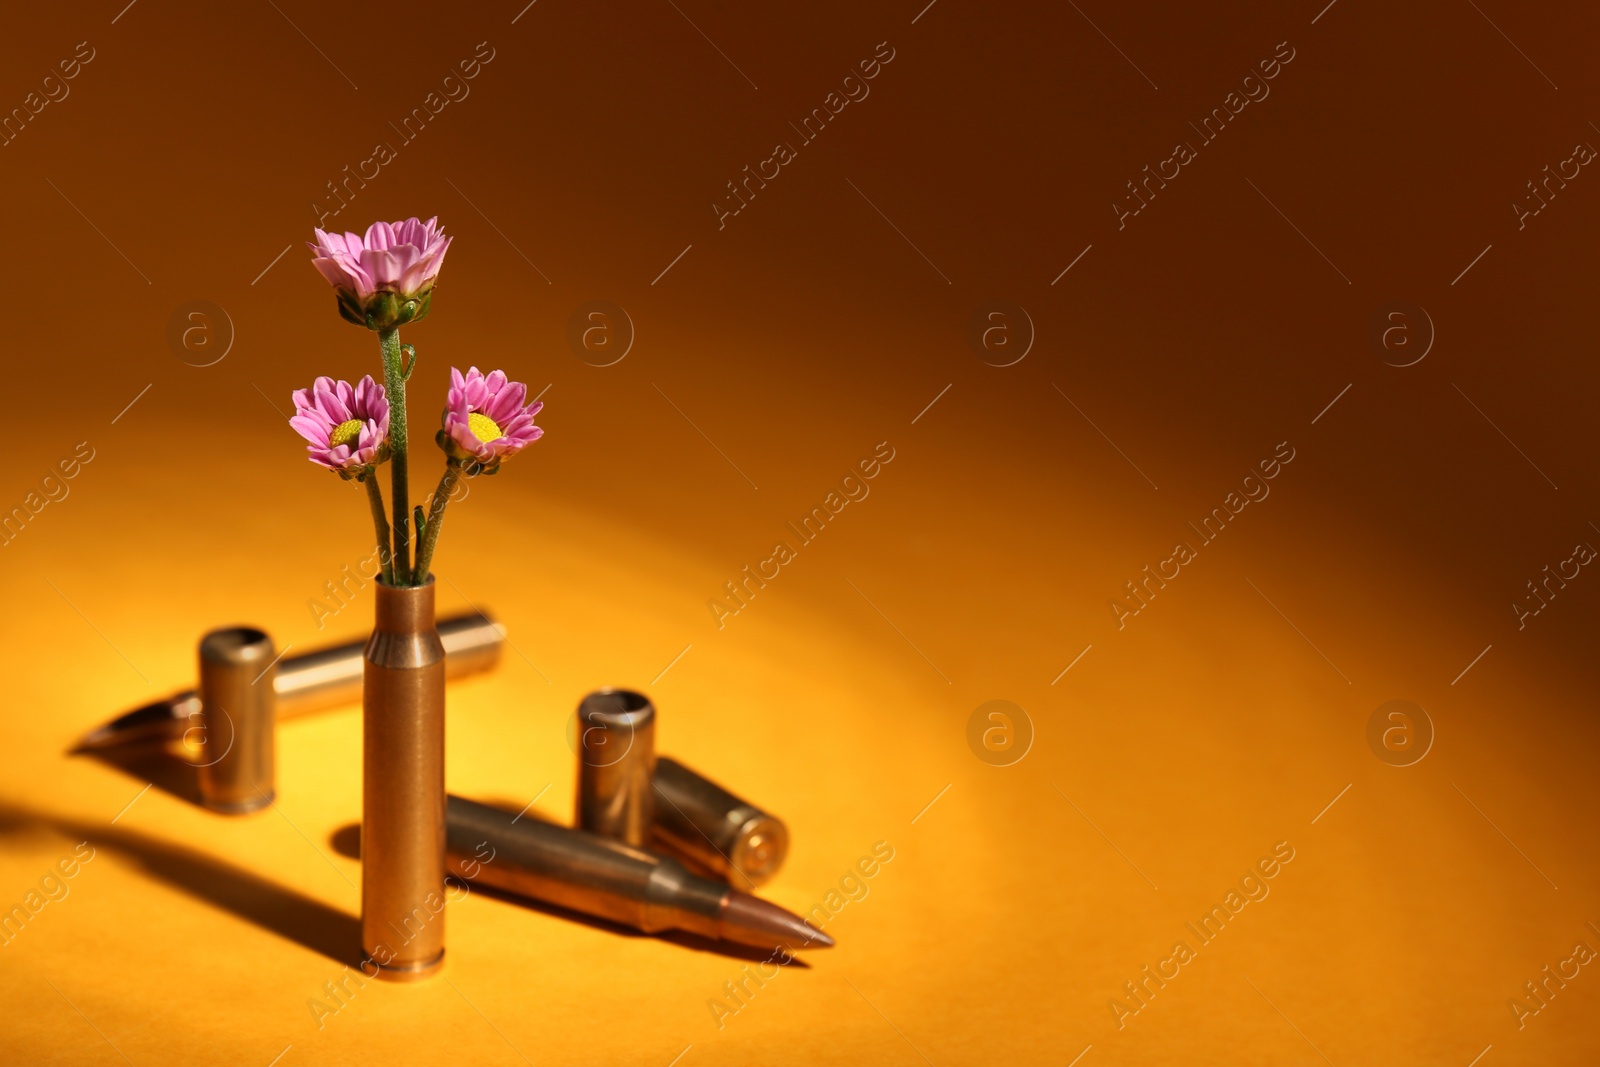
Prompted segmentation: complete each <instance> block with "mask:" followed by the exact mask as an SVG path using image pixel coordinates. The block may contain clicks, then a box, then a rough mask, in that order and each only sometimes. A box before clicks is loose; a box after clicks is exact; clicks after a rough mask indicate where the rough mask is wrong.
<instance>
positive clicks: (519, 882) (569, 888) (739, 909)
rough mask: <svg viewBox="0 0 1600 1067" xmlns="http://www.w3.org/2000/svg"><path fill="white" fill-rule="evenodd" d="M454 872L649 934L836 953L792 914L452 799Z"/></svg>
mask: <svg viewBox="0 0 1600 1067" xmlns="http://www.w3.org/2000/svg"><path fill="white" fill-rule="evenodd" d="M445 821H446V850H447V856H448V866H449V869H450V872H451V873H452V874H454V875H455V876H456V877H457V878H460V879H462V880H463V881H465V882H467V883H468V884H477V885H487V886H491V887H493V888H495V889H500V890H504V891H505V892H508V893H514V894H517V895H518V896H524V897H528V898H530V899H533V900H538V901H542V902H544V903H547V904H555V905H558V906H560V907H563V908H569V909H571V910H572V911H577V912H582V913H583V914H585V915H593V916H596V917H598V918H601V919H609V920H610V921H612V922H615V923H620V924H622V925H624V926H630V927H633V928H634V929H636V930H642V931H644V932H645V933H660V932H661V931H664V930H685V931H688V932H689V933H693V934H699V935H700V936H702V937H706V938H711V939H713V940H719V941H732V942H735V943H737V944H741V945H748V946H751V947H752V948H761V949H774V948H782V949H786V950H788V951H795V950H798V949H803V948H828V947H830V946H832V945H833V939H832V938H831V937H829V936H828V935H827V934H825V933H823V932H822V931H821V930H819V929H817V928H816V927H814V926H812V925H811V924H810V923H808V922H806V921H805V920H804V919H802V918H801V917H800V916H798V915H795V914H794V913H793V912H790V911H786V910H785V909H783V908H780V907H778V906H777V905H776V904H771V903H768V902H767V901H765V900H761V899H760V898H758V897H753V896H751V895H750V894H749V893H744V892H741V891H740V890H737V889H732V888H730V887H728V886H727V885H724V884H722V883H721V882H714V881H712V880H711V879H709V878H701V877H699V876H697V875H693V874H690V873H689V871H688V870H687V869H685V868H684V866H683V864H681V863H679V862H678V861H677V860H675V859H673V858H671V857H670V856H662V855H658V854H656V853H654V852H649V851H646V850H645V849H642V848H635V847H633V846H631V845H625V844H623V843H622V842H620V841H613V840H610V839H609V838H604V837H599V836H597V835H595V834H591V833H587V832H585V831H583V830H572V829H568V828H566V827H564V826H555V825H553V824H551V823H547V822H541V821H539V820H538V819H535V818H532V817H528V816H521V815H514V814H512V813H511V812H507V811H501V810H500V809H498V808H491V807H488V806H487V805H484V804H478V803H475V802H473V801H471V800H465V799H463V798H461V797H457V796H452V797H450V798H449V801H448V802H447V804H446V816H445Z"/></svg>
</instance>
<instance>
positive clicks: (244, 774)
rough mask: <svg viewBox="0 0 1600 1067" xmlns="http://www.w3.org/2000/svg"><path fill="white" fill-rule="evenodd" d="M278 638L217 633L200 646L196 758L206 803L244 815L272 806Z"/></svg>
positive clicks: (239, 630) (246, 631)
mask: <svg viewBox="0 0 1600 1067" xmlns="http://www.w3.org/2000/svg"><path fill="white" fill-rule="evenodd" d="M273 659H274V655H273V651H272V638H270V637H268V636H267V635H266V634H264V633H262V632H261V631H260V630H254V629H251V628H249V627H246V626H234V627H229V628H227V629H222V630H212V631H211V632H210V633H208V634H206V635H205V637H203V638H202V639H201V641H200V695H199V703H200V721H201V724H202V726H203V733H204V743H203V744H202V745H201V746H200V750H199V754H198V755H197V756H195V757H194V763H195V766H196V769H197V771H198V777H199V787H200V800H201V803H203V804H205V806H206V807H208V808H210V809H212V810H213V811H220V812H225V813H227V814H230V815H238V814H242V813H244V812H248V811H255V810H256V809H257V808H261V807H265V806H266V805H268V804H270V803H272V798H273V797H274V796H275V795H276V793H275V789H274V781H275V767H274V748H273V709H274V703H275V701H274V695H273V674H274V672H275V671H276V670H277V667H276V665H275V664H274V663H273Z"/></svg>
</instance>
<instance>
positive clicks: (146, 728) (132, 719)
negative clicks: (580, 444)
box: [77, 611, 506, 762]
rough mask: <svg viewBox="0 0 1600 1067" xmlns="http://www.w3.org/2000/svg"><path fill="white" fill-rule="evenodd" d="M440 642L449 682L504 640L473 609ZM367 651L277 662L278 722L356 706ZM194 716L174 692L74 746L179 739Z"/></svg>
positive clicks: (193, 701) (445, 625) (194, 698)
mask: <svg viewBox="0 0 1600 1067" xmlns="http://www.w3.org/2000/svg"><path fill="white" fill-rule="evenodd" d="M439 640H441V641H442V642H444V671H445V677H446V678H450V679H454V678H464V677H467V676H468V675H472V674H478V673H480V672H482V671H488V670H492V669H493V668H494V666H495V665H496V664H497V663H499V662H500V650H501V648H502V647H503V646H504V645H505V641H506V638H505V630H504V629H503V628H502V627H501V626H500V624H499V623H497V622H495V621H494V620H493V619H491V618H490V617H489V616H488V615H485V614H483V613H482V612H478V611H473V612H467V613H465V614H461V615H451V616H449V617H448V618H444V619H440V620H439ZM366 650H367V639H366V638H362V639H361V640H359V641H347V642H345V643H344V644H339V645H328V646H325V647H323V648H315V649H312V650H311V651H309V652H302V653H300V654H298V655H294V656H284V657H283V658H282V659H281V660H279V661H278V666H277V668H276V669H275V670H274V671H273V675H272V680H273V686H272V688H273V691H274V692H275V693H276V694H277V709H276V717H277V719H278V721H280V722H282V721H283V720H285V719H293V718H297V717H299V716H301V715H309V714H311V713H312V712H317V711H323V710H325V709H327V708H336V707H340V706H342V705H346V704H359V703H360V702H361V677H362V675H363V674H364V673H365V671H366ZM264 681H265V679H263V682H264ZM199 716H200V696H199V694H198V693H196V692H194V691H193V690H190V691H188V692H183V693H174V694H173V695H172V696H170V697H167V698H165V699H163V700H158V701H155V702H154V703H152V704H146V705H145V706H144V707H142V708H135V709H134V710H132V711H130V712H128V713H127V714H126V715H122V716H119V717H118V718H115V719H113V720H111V721H110V722H108V723H106V724H105V725H104V726H100V727H97V728H96V729H94V730H91V731H90V732H89V733H88V734H86V735H84V737H83V738H82V740H80V741H79V742H78V746H77V751H79V752H95V751H101V750H107V749H116V748H121V747H123V746H125V745H140V744H165V743H167V742H171V741H179V740H182V739H183V737H184V736H185V735H186V734H188V733H189V732H190V731H191V730H192V729H193V728H194V727H195V726H196V724H197V723H198V722H199V721H200V719H199ZM201 758H205V757H201ZM195 762H198V760H197V761H195Z"/></svg>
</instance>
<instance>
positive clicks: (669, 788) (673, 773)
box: [651, 756, 789, 886]
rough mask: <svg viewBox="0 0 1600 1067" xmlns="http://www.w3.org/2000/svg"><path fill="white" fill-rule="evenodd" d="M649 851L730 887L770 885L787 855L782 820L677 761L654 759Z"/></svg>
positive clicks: (787, 848)
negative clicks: (682, 861) (678, 858)
mask: <svg viewBox="0 0 1600 1067" xmlns="http://www.w3.org/2000/svg"><path fill="white" fill-rule="evenodd" d="M654 793H655V823H654V825H653V827H652V833H651V845H652V847H655V848H660V849H662V850H663V851H666V852H670V853H672V854H674V855H677V856H681V857H683V858H685V859H687V860H689V861H690V862H691V863H692V864H694V865H696V866H699V867H702V868H704V869H706V870H708V871H710V872H712V873H713V874H715V875H717V876H718V877H720V878H723V879H725V880H727V881H728V882H729V883H731V884H733V885H736V886H739V885H744V884H746V883H748V884H749V885H751V886H757V885H761V884H763V883H765V882H767V881H770V880H771V879H772V877H773V875H775V874H777V873H778V868H780V867H782V866H783V861H784V858H785V857H786V856H788V854H789V829H788V827H786V826H785V825H784V824H783V820H781V819H779V818H778V817H777V816H775V815H770V814H768V813H767V812H764V811H762V810H761V809H760V808H758V807H756V806H755V805H754V804H751V803H749V802H748V801H746V800H742V799H740V798H739V797H736V796H734V795H733V794H732V793H730V792H728V791H727V790H726V789H724V788H722V787H721V786H720V785H718V784H717V783H715V782H713V781H711V780H710V779H707V778H704V777H702V776H701V775H699V774H697V773H695V772H694V771H692V770H690V769H689V768H688V767H685V766H684V765H683V764H681V763H679V762H678V761H677V760H674V759H669V758H667V757H666V756H661V757H658V758H657V759H656V767H655V780H654Z"/></svg>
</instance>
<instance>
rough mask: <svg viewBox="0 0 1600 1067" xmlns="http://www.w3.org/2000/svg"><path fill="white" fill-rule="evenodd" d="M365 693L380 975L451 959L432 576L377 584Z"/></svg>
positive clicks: (369, 917)
mask: <svg viewBox="0 0 1600 1067" xmlns="http://www.w3.org/2000/svg"><path fill="white" fill-rule="evenodd" d="M376 589H377V619H376V622H375V624H374V626H373V630H372V638H371V640H369V641H368V642H367V652H366V668H365V672H364V675H363V681H364V685H363V691H362V734H361V736H362V744H361V769H362V779H361V947H362V949H363V950H364V951H365V952H366V954H367V956H368V957H370V958H371V960H372V961H373V963H374V964H376V965H377V968H378V976H379V977H380V978H387V979H391V980H395V981H412V980H415V979H418V978H423V977H426V976H428V975H430V974H432V973H434V972H435V971H436V970H438V968H439V967H440V966H441V965H442V964H443V962H444V910H445V908H444V906H445V901H444V897H443V891H444V874H445V867H444V862H445V858H444V853H445V822H444V816H445V793H444V679H445V667H444V655H445V654H444V645H443V643H442V642H441V641H440V640H439V631H438V630H437V629H436V628H435V626H434V618H433V600H434V596H433V594H434V586H433V579H432V578H431V577H430V578H429V579H428V584H427V585H423V586H417V587H396V586H390V585H385V584H383V583H382V582H378V583H376Z"/></svg>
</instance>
